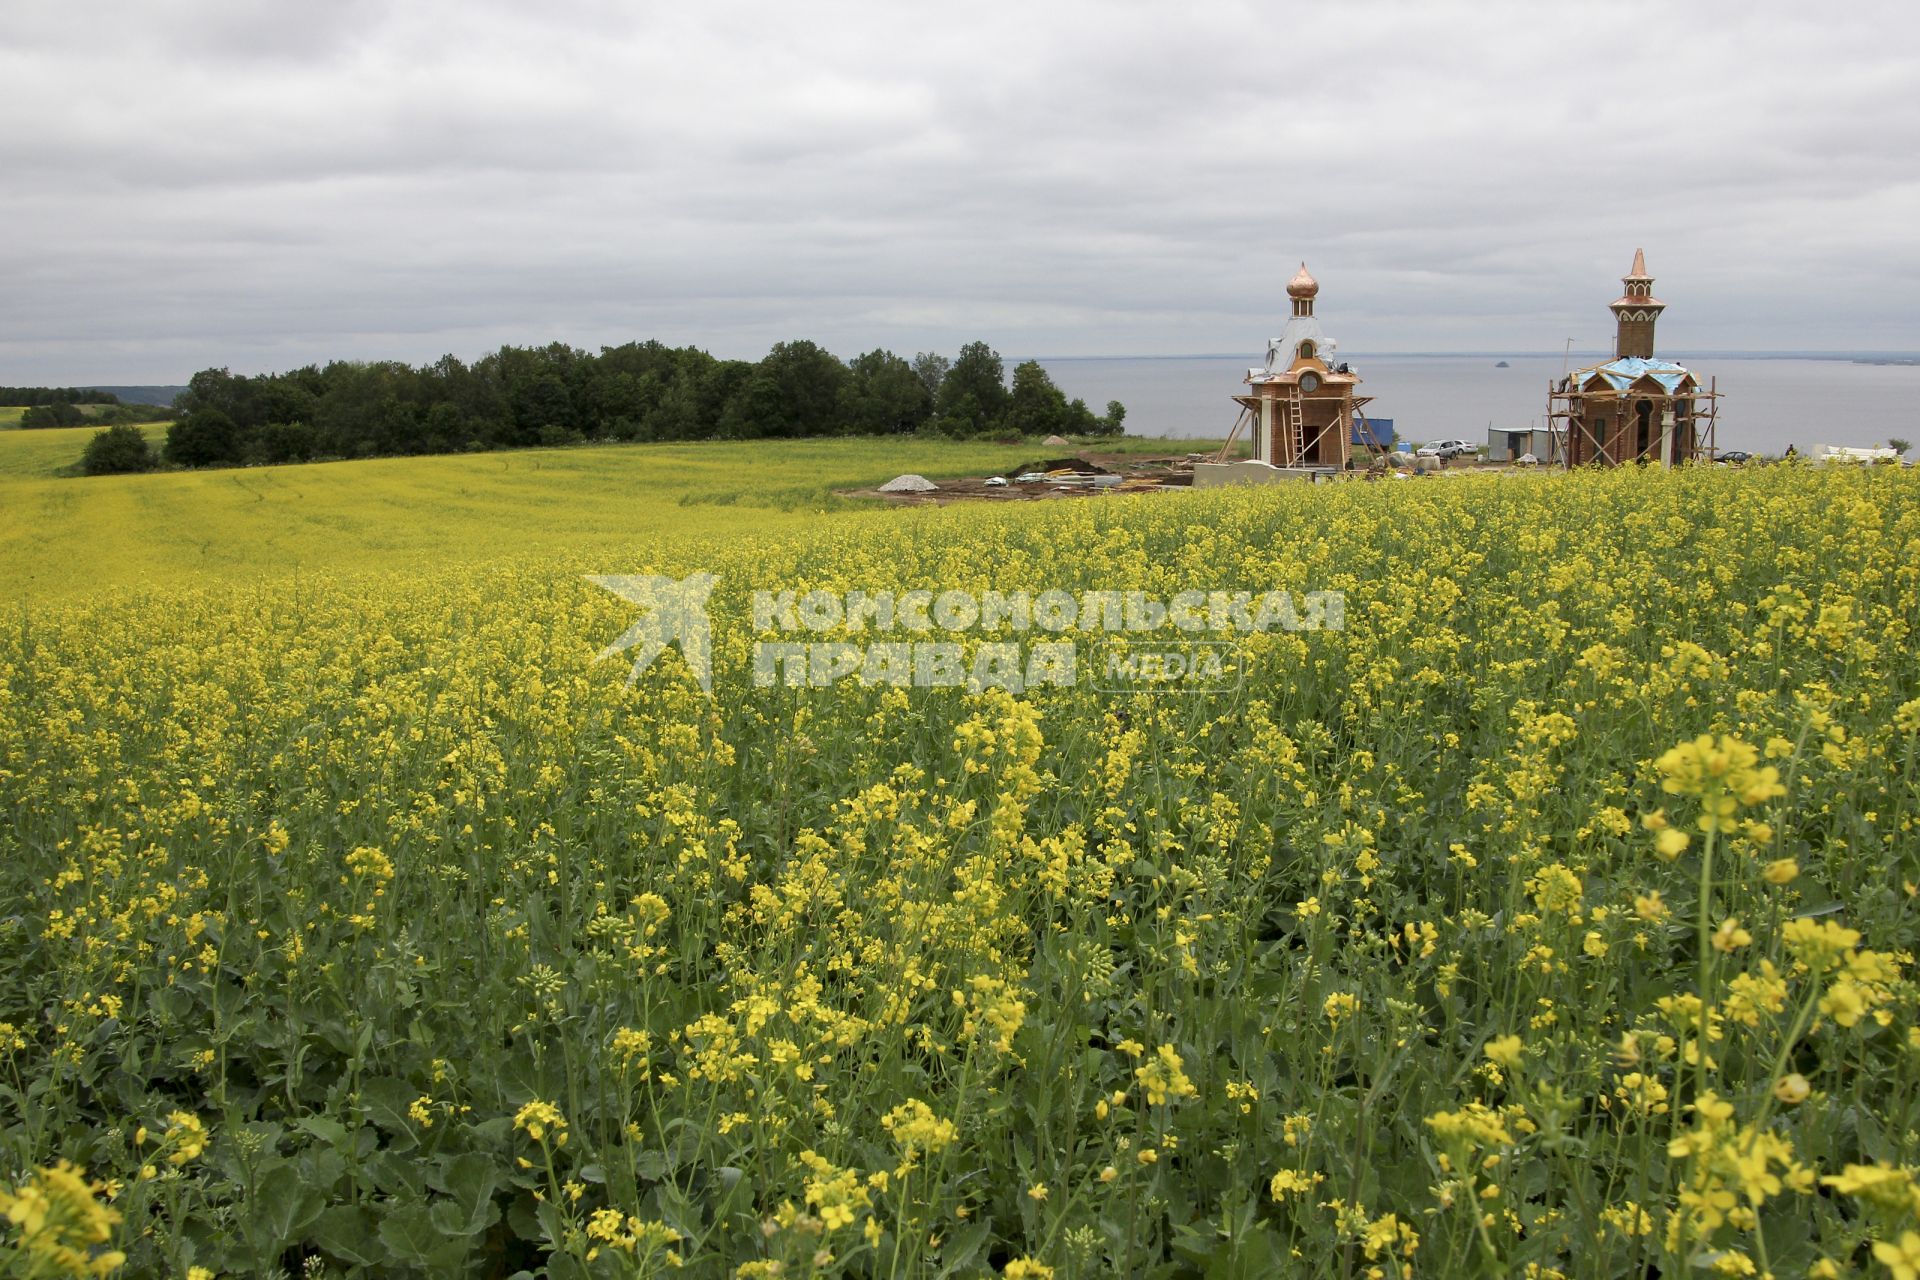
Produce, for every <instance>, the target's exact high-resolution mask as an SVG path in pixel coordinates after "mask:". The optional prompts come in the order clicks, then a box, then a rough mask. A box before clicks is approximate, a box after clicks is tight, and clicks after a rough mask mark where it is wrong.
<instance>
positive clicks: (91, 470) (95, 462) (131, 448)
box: [80, 422, 160, 476]
mask: <svg viewBox="0 0 1920 1280" xmlns="http://www.w3.org/2000/svg"><path fill="white" fill-rule="evenodd" d="M159 464H160V459H159V458H157V457H155V456H154V452H153V446H152V445H150V444H148V443H147V437H146V434H145V433H144V432H142V431H141V430H140V428H138V427H136V426H131V425H129V424H127V423H124V422H123V423H120V424H118V425H116V426H111V427H108V428H107V429H106V430H105V431H96V432H94V433H93V439H91V440H89V441H87V448H86V452H85V453H83V454H81V455H80V469H81V470H82V471H84V472H86V473H87V474H88V475H90V476H121V475H132V474H134V473H136V472H141V471H151V470H153V469H154V468H155V467H156V466H158V465H159Z"/></svg>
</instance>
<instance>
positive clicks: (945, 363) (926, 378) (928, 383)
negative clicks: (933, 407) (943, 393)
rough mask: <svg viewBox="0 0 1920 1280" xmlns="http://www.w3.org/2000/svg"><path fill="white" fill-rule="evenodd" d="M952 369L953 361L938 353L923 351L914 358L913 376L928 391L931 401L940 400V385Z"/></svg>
mask: <svg viewBox="0 0 1920 1280" xmlns="http://www.w3.org/2000/svg"><path fill="white" fill-rule="evenodd" d="M951 368H953V361H951V360H949V359H947V358H946V357H945V356H943V355H940V354H938V353H936V352H932V351H922V352H920V353H919V354H917V355H916V356H914V358H913V376H914V377H916V378H918V379H920V385H921V386H923V387H925V388H926V389H927V396H928V398H929V399H935V400H937V399H938V398H939V396H940V384H941V383H942V382H945V381H946V378H947V370H949V369H951Z"/></svg>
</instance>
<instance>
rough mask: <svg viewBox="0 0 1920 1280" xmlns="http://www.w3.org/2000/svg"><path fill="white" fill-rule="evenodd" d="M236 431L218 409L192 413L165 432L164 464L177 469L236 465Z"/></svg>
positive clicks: (238, 433)
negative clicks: (165, 458)
mask: <svg viewBox="0 0 1920 1280" xmlns="http://www.w3.org/2000/svg"><path fill="white" fill-rule="evenodd" d="M240 443H241V437H240V428H239V427H238V426H237V425H235V423H234V421H233V419H232V418H231V417H229V416H228V415H227V414H226V413H224V412H222V411H221V410H219V409H195V410H194V411H193V412H192V413H189V414H188V415H187V416H186V417H184V418H182V419H180V420H179V421H178V422H176V423H174V424H173V425H172V426H171V427H168V428H167V446H166V456H167V461H168V462H171V463H173V464H174V465H175V466H178V467H226V466H232V465H233V464H234V463H237V462H239V461H240Z"/></svg>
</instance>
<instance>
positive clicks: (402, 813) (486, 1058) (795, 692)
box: [0, 445, 1920, 1280]
mask: <svg viewBox="0 0 1920 1280" xmlns="http://www.w3.org/2000/svg"><path fill="white" fill-rule="evenodd" d="M919 447H923V446H903V447H902V451H901V453H900V454H897V455H896V457H904V453H905V451H906V450H907V449H909V448H919ZM836 448H841V449H847V450H853V449H855V446H835V445H819V446H802V445H792V446H776V447H768V446H752V447H740V446H731V447H722V446H708V447H687V448H684V449H682V448H661V449H648V448H631V449H606V450H571V451H560V452H554V453H542V454H524V455H511V456H483V457H473V458H460V459H433V460H424V461H407V460H391V461H386V462H379V463H363V464H342V465H337V466H316V467H304V468H288V469H284V470H279V471H248V472H236V473H220V474H207V475H162V476H150V477H133V478H126V479H119V480H111V481H82V480H54V479H34V478H31V477H19V476H16V477H12V478H9V479H7V480H5V481H0V498H3V499H4V500H5V501H6V503H7V512H8V514H7V520H6V526H5V531H4V539H5V541H4V543H0V565H4V566H5V568H6V570H7V572H8V573H9V581H10V583H11V584H13V585H14V587H15V590H14V593H13V594H14V596H15V600H14V601H13V602H10V605H11V607H10V608H9V609H8V610H7V613H6V616H5V617H4V618H3V619H0V806H4V813H5V815H6V821H5V823H4V824H0V878H3V880H4V886H5V895H6V897H5V902H6V908H5V911H4V914H0V958H3V959H4V961H5V970H6V972H7V973H8V974H9V976H10V981H8V982H7V983H6V984H4V986H0V1133H4V1138H5V1146H4V1150H5V1161H6V1166H7V1169H6V1172H7V1176H6V1177H5V1178H4V1180H3V1182H4V1186H5V1187H6V1188H9V1189H8V1190H6V1191H4V1193H0V1212H4V1213H5V1214H6V1216H7V1217H8V1218H9V1219H10V1221H11V1226H10V1229H9V1234H8V1235H7V1245H6V1247H7V1249H9V1250H10V1253H9V1254H8V1255H7V1261H5V1262H4V1263H0V1268H11V1271H9V1272H8V1273H9V1274H12V1273H18V1274H40V1275H48V1274H66V1275H82V1274H90V1273H91V1274H107V1273H120V1274H141V1275H167V1276H196V1277H212V1276H241V1275H267V1274H272V1273H274V1272H275V1270H276V1269H279V1270H280V1271H281V1272H284V1273H286V1274H290V1275H291V1274H309V1275H321V1274H332V1275H347V1274H367V1275H375V1274H378V1275H388V1274H400V1273H407V1272H414V1273H419V1274H471V1275H483V1276H507V1275H513V1274H519V1273H529V1274H546V1275H550V1276H555V1277H579V1276H638V1275H655V1274H664V1273H666V1272H668V1271H671V1270H676V1269H677V1270H678V1271H680V1272H681V1273H684V1274H691V1275H700V1276H713V1277H735V1276H738V1277H767V1276H782V1277H801V1276H838V1275H852V1276H871V1277H881V1276H885V1277H902V1276H950V1277H976V1276H990V1275H991V1276H1007V1277H1015V1278H1016V1280H1017V1278H1019V1277H1027V1278H1029V1280H1032V1278H1037V1277H1049V1276H1052V1277H1061V1278H1063V1280H1064V1278H1065V1277H1094V1276H1114V1275H1119V1276H1165V1277H1176V1276H1196V1277H1198V1276H1231V1277H1241V1276H1244V1277H1265V1276H1303V1277H1305V1276H1344V1277H1401V1278H1402V1280H1405V1278H1409V1277H1415V1276H1436V1277H1453V1276H1484V1277H1495V1276H1500V1277H1506V1276H1513V1277H1534V1278H1544V1277H1555V1276H1578V1277H1609V1278H1611V1277H1627V1276H1632V1277H1645V1276H1651V1275H1659V1276H1665V1277H1676V1276H1681V1275H1693V1274H1703V1275H1733V1276H1743V1275H1773V1276H1777V1277H1782V1278H1784V1277H1789V1276H1791V1277H1796V1278H1797V1277H1804V1276H1826V1277H1833V1276H1854V1275H1858V1276H1893V1277H1896V1278H1897V1280H1911V1278H1912V1277H1914V1276H1915V1275H1916V1274H1920V1181H1917V1180H1916V1173H1917V1172H1920V1149H1917V1148H1920V1133H1916V1110H1917V1109H1920V991H1917V990H1916V987H1915V985H1914V983H1913V980H1912V969H1913V958H1912V955H1911V948H1912V946H1913V938H1914V933H1915V930H1914V925H1913V921H1914V913H1915V896H1916V884H1915V882H1916V881H1920V865H1916V864H1917V863H1920V857H1917V856H1916V850H1920V842H1917V841H1916V838H1915V831H1914V827H1915V810H1916V796H1915V782H1916V778H1920V773H1917V772H1916V760H1915V751H1916V742H1917V740H1920V665H1916V663H1915V661H1914V659H1913V656H1912V654H1913V652H1914V637H1913V628H1914V626H1915V623H1916V620H1920V480H1916V479H1915V478H1914V477H1913V476H1912V475H1911V474H1910V473H1907V472H1904V471H1899V470H1874V471H1852V470H1846V471H1842V470H1833V471H1820V470H1814V469H1808V468H1802V467H1797V466H1782V467H1773V468H1768V469H1764V470H1759V471H1752V472H1729V471H1714V470H1709V469H1704V468H1703V469H1689V470H1684V471H1677V472H1671V473H1666V472H1659V471H1640V470H1632V469H1629V470H1622V471H1617V472H1612V473H1600V474H1583V475H1575V476H1561V475H1541V476H1526V477H1484V478H1471V479H1458V480H1452V479H1448V480H1433V481H1428V482H1419V483H1414V482H1408V483H1401V484H1367V483H1359V482H1356V483H1351V484H1344V485H1337V486H1317V487H1302V488H1292V487H1286V488H1268V489H1261V490H1252V491H1237V492H1220V491H1214V492H1206V493H1194V494H1190V495H1175V496H1167V497H1141V498H1107V499H1100V500H1092V501H1084V502H1071V503H1048V504H1031V505H1020V506H1011V507H1002V508H986V507H954V508H946V509H942V510H932V511H915V512H876V513H867V514H847V513H845V512H843V511H838V510H836V511H835V512H833V513H830V514H828V515H826V516H824V517H823V516H818V515H815V514H813V505H814V504H815V503H817V502H818V501H819V499H820V497H821V494H822V493H823V492H824V491H825V490H829V489H831V488H832V487H834V485H833V484H831V483H826V482H824V481H823V480H822V477H823V476H826V477H828V478H829V479H831V478H832V474H833V472H834V469H835V468H836V467H838V468H840V470H841V471H842V472H843V473H845V474H846V475H847V477H848V482H849V483H861V482H864V483H870V482H871V481H872V480H874V479H878V478H885V475H886V474H888V472H889V471H890V470H905V469H909V466H908V465H907V464H906V463H905V462H902V464H901V465H900V466H898V467H890V466H886V465H882V466H880V468H879V472H880V474H879V475H877V476H876V475H874V474H872V472H873V470H874V466H875V458H874V456H873V455H872V454H871V453H869V454H868V455H866V456H864V457H856V456H854V454H853V453H848V454H845V455H844V456H843V455H836V454H835V453H834V452H833V451H834V450H835V449H836ZM729 449H731V452H729ZM762 454H764V455H767V456H771V457H773V458H775V459H776V460H779V461H781V462H782V464H783V465H785V466H787V467H788V468H789V469H790V471H791V473H792V479H791V482H790V487H789V488H788V489H787V490H786V492H788V493H789V494H790V495H792V498H793V500H792V501H791V502H789V503H787V504H786V505H784V506H783V505H782V503H781V502H780V501H771V502H768V501H766V500H765V499H764V495H760V496H757V497H751V498H750V497H748V496H747V495H746V493H745V490H746V489H747V485H746V483H745V482H735V481H733V480H730V479H729V478H728V477H729V476H730V475H732V474H735V473H736V472H737V470H738V468H739V466H740V464H741V462H742V460H743V459H745V458H748V457H751V456H758V455H762ZM923 456H924V455H923ZM822 459H825V461H824V462H823V461H821V460H822ZM730 467H731V468H733V469H734V470H732V471H730V470H729V468H730ZM809 468H811V469H809ZM688 469H691V470H688ZM956 469H964V468H956ZM556 481H557V482H556ZM89 484H94V485H108V486H111V488H110V489H102V490H101V491H100V495H101V496H91V497H79V496H76V497H72V498H67V499H63V498H61V497H60V495H61V494H62V493H63V492H64V493H72V494H79V493H80V488H79V487H80V486H85V485H89ZM736 487H737V488H738V489H739V490H740V493H739V494H737V495H736V494H735V493H734V490H735V488H736ZM296 570H297V572H296ZM694 573H709V574H713V575H715V576H716V581H715V584H714V586H713V589H712V595H711V599H710V610H709V613H710V617H711V627H712V630H711V634H712V673H711V693H710V694H709V693H707V692H703V691H702V689H701V687H700V685H699V683H697V681H696V680H695V678H694V671H693V669H692V667H691V666H690V664H689V663H688V662H687V661H686V660H685V659H684V657H683V655H682V653H681V652H680V651H679V650H678V649H670V650H669V651H667V652H666V653H665V654H663V655H661V656H660V657H659V658H658V659H657V660H656V661H654V662H653V664H652V665H651V666H650V667H648V668H647V669H646V670H645V671H643V672H641V673H640V674H639V675H638V676H637V678H635V679H634V680H633V681H632V682H631V683H629V682H628V674H629V667H628V665H627V663H628V659H629V658H630V657H631V656H632V655H631V654H623V655H622V656H621V657H619V658H615V659H609V660H606V661H599V662H596V661H595V657H596V655H597V654H598V653H599V652H600V651H601V650H602V649H603V648H605V647H606V646H608V645H609V644H610V643H611V642H613V641H614V640H615V638H616V637H618V636H620V635H621V633H622V632H623V630H625V629H626V628H627V627H628V626H629V625H630V624H631V623H633V622H634V615H635V608H634V606H633V605H631V604H629V603H628V602H626V601H624V600H622V599H621V598H619V597H618V596H617V595H615V594H613V593H611V592H608V591H605V590H602V589H601V588H600V587H598V586H596V585H595V584H594V583H592V582H590V581H588V579H587V576H586V575H590V574H592V575H610V574H661V575H668V576H672V577H676V578H678V577H681V576H683V575H688V574H694ZM763 589H764V590H767V591H771V592H788V591H792V592H795V593H797V594H798V595H801V596H804V595H805V593H807V592H809V591H813V590H820V591H831V592H845V591H853V590H864V591H869V592H873V591H891V592H905V591H909V590H914V589H924V590H928V591H932V592H941V591H960V592H984V591H987V590H1031V591H1033V592H1036V593H1037V592H1042V591H1046V590H1058V591H1063V592H1067V593H1073V594H1082V593H1088V592H1102V591H1138V592H1142V593H1145V594H1146V595H1147V596H1151V597H1157V598H1159V599H1163V600H1164V599H1169V598H1172V597H1174V596H1176V595H1177V594H1179V593H1182V592H1188V591H1202V592H1224V593H1231V592H1240V591H1244V592H1250V593H1253V594H1254V595H1256V596H1257V595H1258V594H1259V593H1263V592H1268V591H1286V592H1293V593H1304V592H1310V591H1338V592H1341V593H1344V626H1343V627H1341V628H1339V629H1331V628H1326V629H1318V630H1271V631H1246V630H1240V631H1232V632H1228V633H1226V634H1225V635H1224V636H1222V637H1218V639H1219V641H1220V643H1221V644H1222V645H1223V646H1224V651H1225V653H1226V656H1227V674H1228V676H1229V677H1230V678H1229V679H1225V680H1223V681H1222V682H1220V684H1219V685H1218V686H1217V687H1215V688H1214V690H1213V691H1210V692H1185V693H1181V692H1156V691H1153V690H1152V689H1150V688H1149V687H1147V686H1144V685H1134V686H1125V687H1120V688H1103V687H1100V685H1099V682H1097V681H1095V680H1092V679H1081V680H1078V681H1076V682H1074V683H1072V684H1037V685H1032V686H1028V687H1025V688H1022V689H1020V690H1019V691H1017V692H1015V691H1010V690H1008V689H1005V688H980V689H969V688H967V687H948V688H916V687H905V688H902V687H895V686H893V685H890V684H886V683H879V684H867V683H863V682H862V680H861V679H859V678H858V677H857V676H855V677H849V678H844V679H840V680H838V681H837V682H835V683H833V684H831V685H830V686H828V687H790V686H788V685H785V684H781V683H774V684H771V685H768V684H763V683H759V682H757V681H756V679H755V654H754V644H755V641H756V639H759V638H762V637H763V636H764V634H765V632H766V630H767V626H768V623H767V619H766V618H765V617H760V618H756V617H755V607H754V604H755V602H754V597H753V593H754V592H755V591H756V590H763ZM807 638H809V639H812V638H815V637H814V636H811V635H810V636H808V637H807ZM820 638H824V639H828V640H844V641H847V642H852V641H855V640H863V639H866V638H868V637H863V636H861V635H860V634H858V633H857V632H855V631H854V630H853V629H852V628H851V627H848V626H846V625H845V624H842V626H841V627H839V628H837V629H829V630H827V631H825V632H822V633H820ZM1009 638H1015V639H1018V638H1019V637H1017V636H1014V635H1013V634H1012V633H1011V632H1010V631H1008V630H1007V629H1006V627H1005V624H1001V626H1000V627H999V629H990V628H987V627H985V626H984V625H977V626H974V627H972V628H971V629H968V630H966V631H965V632H964V633H963V634H961V635H960V636H959V639H958V643H960V644H962V645H963V647H965V648H966V649H967V650H970V651H974V652H977V651H978V650H979V647H980V646H983V645H986V644H989V643H993V642H998V641H1002V640H1007V639H1009ZM1053 638H1059V637H1053ZM1069 638H1071V639H1073V640H1074V641H1076V642H1080V643H1084V644H1085V645H1086V646H1087V652H1088V653H1094V652H1098V651H1101V649H1102V646H1104V647H1105V648H1106V649H1108V650H1113V649H1125V648H1126V647H1127V646H1128V645H1129V644H1131V643H1133V639H1132V638H1130V637H1129V636H1127V635H1124V634H1123V635H1119V636H1115V635H1113V634H1110V633H1109V634H1095V633H1092V632H1081V631H1076V632H1073V633H1071V635H1070V637H1069Z"/></svg>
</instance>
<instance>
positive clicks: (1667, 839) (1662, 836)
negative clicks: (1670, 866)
mask: <svg viewBox="0 0 1920 1280" xmlns="http://www.w3.org/2000/svg"><path fill="white" fill-rule="evenodd" d="M1690 839H1691V838H1690V837H1689V836H1688V835H1687V833H1686V832H1684V831H1682V830H1680V828H1678V827H1668V828H1666V829H1665V830H1663V831H1661V832H1660V833H1659V834H1658V835H1656V836H1654V838H1653V847H1654V849H1655V850H1656V851H1657V852H1658V853H1659V854H1660V856H1661V857H1663V858H1665V859H1667V860H1668V861H1669V862H1671V861H1672V860H1673V859H1675V858H1677V857H1679V856H1680V855H1681V854H1683V853H1685V852H1686V851H1687V845H1688V844H1689V843H1690Z"/></svg>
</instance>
